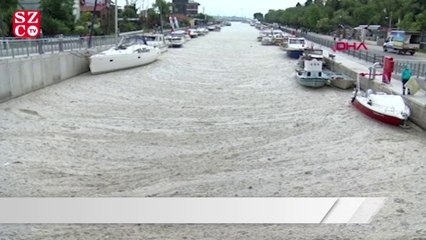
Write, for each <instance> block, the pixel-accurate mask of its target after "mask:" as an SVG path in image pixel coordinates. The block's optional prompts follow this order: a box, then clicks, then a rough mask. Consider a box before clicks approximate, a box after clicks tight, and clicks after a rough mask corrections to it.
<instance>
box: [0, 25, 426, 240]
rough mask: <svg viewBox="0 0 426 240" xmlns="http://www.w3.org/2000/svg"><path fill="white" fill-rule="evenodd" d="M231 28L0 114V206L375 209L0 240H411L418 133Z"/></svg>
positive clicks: (5, 106) (64, 85)
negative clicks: (290, 202)
mask: <svg viewBox="0 0 426 240" xmlns="http://www.w3.org/2000/svg"><path fill="white" fill-rule="evenodd" d="M257 36H258V31H257V30H256V29H254V28H252V27H250V26H249V25H247V24H242V23H234V24H233V26H232V27H225V28H223V29H222V31H221V32H211V33H209V34H208V35H207V36H205V37H199V38H196V39H193V40H191V41H189V42H188V43H186V44H185V45H184V47H183V48H176V49H169V51H168V52H167V53H165V54H163V55H162V56H161V59H160V60H159V61H157V62H155V63H153V64H150V65H147V66H143V67H139V68H133V69H128V70H123V71H117V72H112V73H107V74H101V75H91V74H90V73H87V74H83V75H81V76H78V77H75V78H73V79H70V80H67V81H64V82H61V83H58V84H56V85H54V86H50V87H47V88H45V89H42V90H39V91H36V92H33V93H31V94H28V95H25V96H23V97H20V98H17V99H13V100H10V101H8V102H6V103H2V104H0V179H1V184H0V196H1V197H172V196H173V197H386V198H387V201H386V202H385V206H384V207H383V208H382V209H381V211H380V212H379V213H378V215H376V216H375V218H374V219H373V220H372V222H371V224H367V225H307V226H306V225H25V226H22V225H21V226H18V225H7V226H6V225H4V226H0V230H1V231H0V232H2V234H1V236H0V238H1V239H3V237H4V238H5V239H14V236H19V237H21V238H26V237H27V238H31V239H53V238H55V239H59V238H60V239H82V238H87V239H98V238H102V239H106V238H110V239H218V238H222V239H415V238H416V237H417V238H419V237H425V236H426V210H425V209H426V201H425V197H426V196H425V193H426V182H425V176H426V171H425V168H424V167H425V160H424V159H425V156H426V155H425V153H426V150H425V148H424V146H425V145H426V135H425V134H424V132H423V131H422V130H420V129H419V128H417V127H415V126H414V127H413V128H411V129H401V128H397V127H393V126H388V125H385V124H383V123H380V122H376V121H375V120H372V119H370V118H368V117H366V116H364V115H363V114H362V113H360V112H359V111H357V110H356V109H355V108H354V107H352V106H351V105H350V103H349V101H350V99H351V96H352V93H351V91H350V90H349V91H342V90H338V89H334V88H331V87H324V88H321V89H309V88H305V87H302V86H300V85H298V84H297V82H296V80H295V70H294V69H295V66H296V61H295V60H291V59H288V58H287V57H286V56H285V52H283V51H281V50H280V49H279V48H278V47H274V46H261V44H260V43H259V42H257V41H256V37H257Z"/></svg>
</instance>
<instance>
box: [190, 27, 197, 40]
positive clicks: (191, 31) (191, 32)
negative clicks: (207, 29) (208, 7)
mask: <svg viewBox="0 0 426 240" xmlns="http://www.w3.org/2000/svg"><path fill="white" fill-rule="evenodd" d="M188 34H189V36H190V37H191V38H197V37H198V31H197V29H192V28H190V29H188Z"/></svg>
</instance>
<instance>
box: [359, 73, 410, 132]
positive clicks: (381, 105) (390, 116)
mask: <svg viewBox="0 0 426 240" xmlns="http://www.w3.org/2000/svg"><path fill="white" fill-rule="evenodd" d="M352 105H354V106H355V107H356V108H357V109H358V110H359V111H361V112H362V113H364V114H365V115H367V116H369V117H371V118H374V119H376V120H378V121H381V122H384V123H387V124H391V125H395V126H401V125H403V126H405V123H406V121H407V119H408V117H409V116H410V108H409V107H408V106H407V105H406V104H405V102H404V99H403V98H402V97H401V96H399V95H391V94H386V93H383V92H377V93H374V92H373V90H371V89H368V90H367V91H366V92H362V91H361V90H360V87H359V74H358V76H357V88H356V90H355V91H354V95H353V97H352Z"/></svg>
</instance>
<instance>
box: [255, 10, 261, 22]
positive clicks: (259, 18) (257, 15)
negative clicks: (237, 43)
mask: <svg viewBox="0 0 426 240" xmlns="http://www.w3.org/2000/svg"><path fill="white" fill-rule="evenodd" d="M253 17H254V19H257V20H259V21H261V22H262V21H263V14H262V13H260V12H257V13H255V14H253Z"/></svg>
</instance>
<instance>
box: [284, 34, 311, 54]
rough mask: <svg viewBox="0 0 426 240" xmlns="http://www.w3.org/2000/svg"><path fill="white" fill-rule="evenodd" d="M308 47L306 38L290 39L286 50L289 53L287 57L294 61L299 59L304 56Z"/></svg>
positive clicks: (285, 47)
mask: <svg viewBox="0 0 426 240" xmlns="http://www.w3.org/2000/svg"><path fill="white" fill-rule="evenodd" d="M305 46H306V41H305V39H304V38H288V40H287V44H286V45H285V46H284V50H285V51H287V56H288V57H289V58H293V59H299V57H300V56H302V54H303V51H304V49H305Z"/></svg>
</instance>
